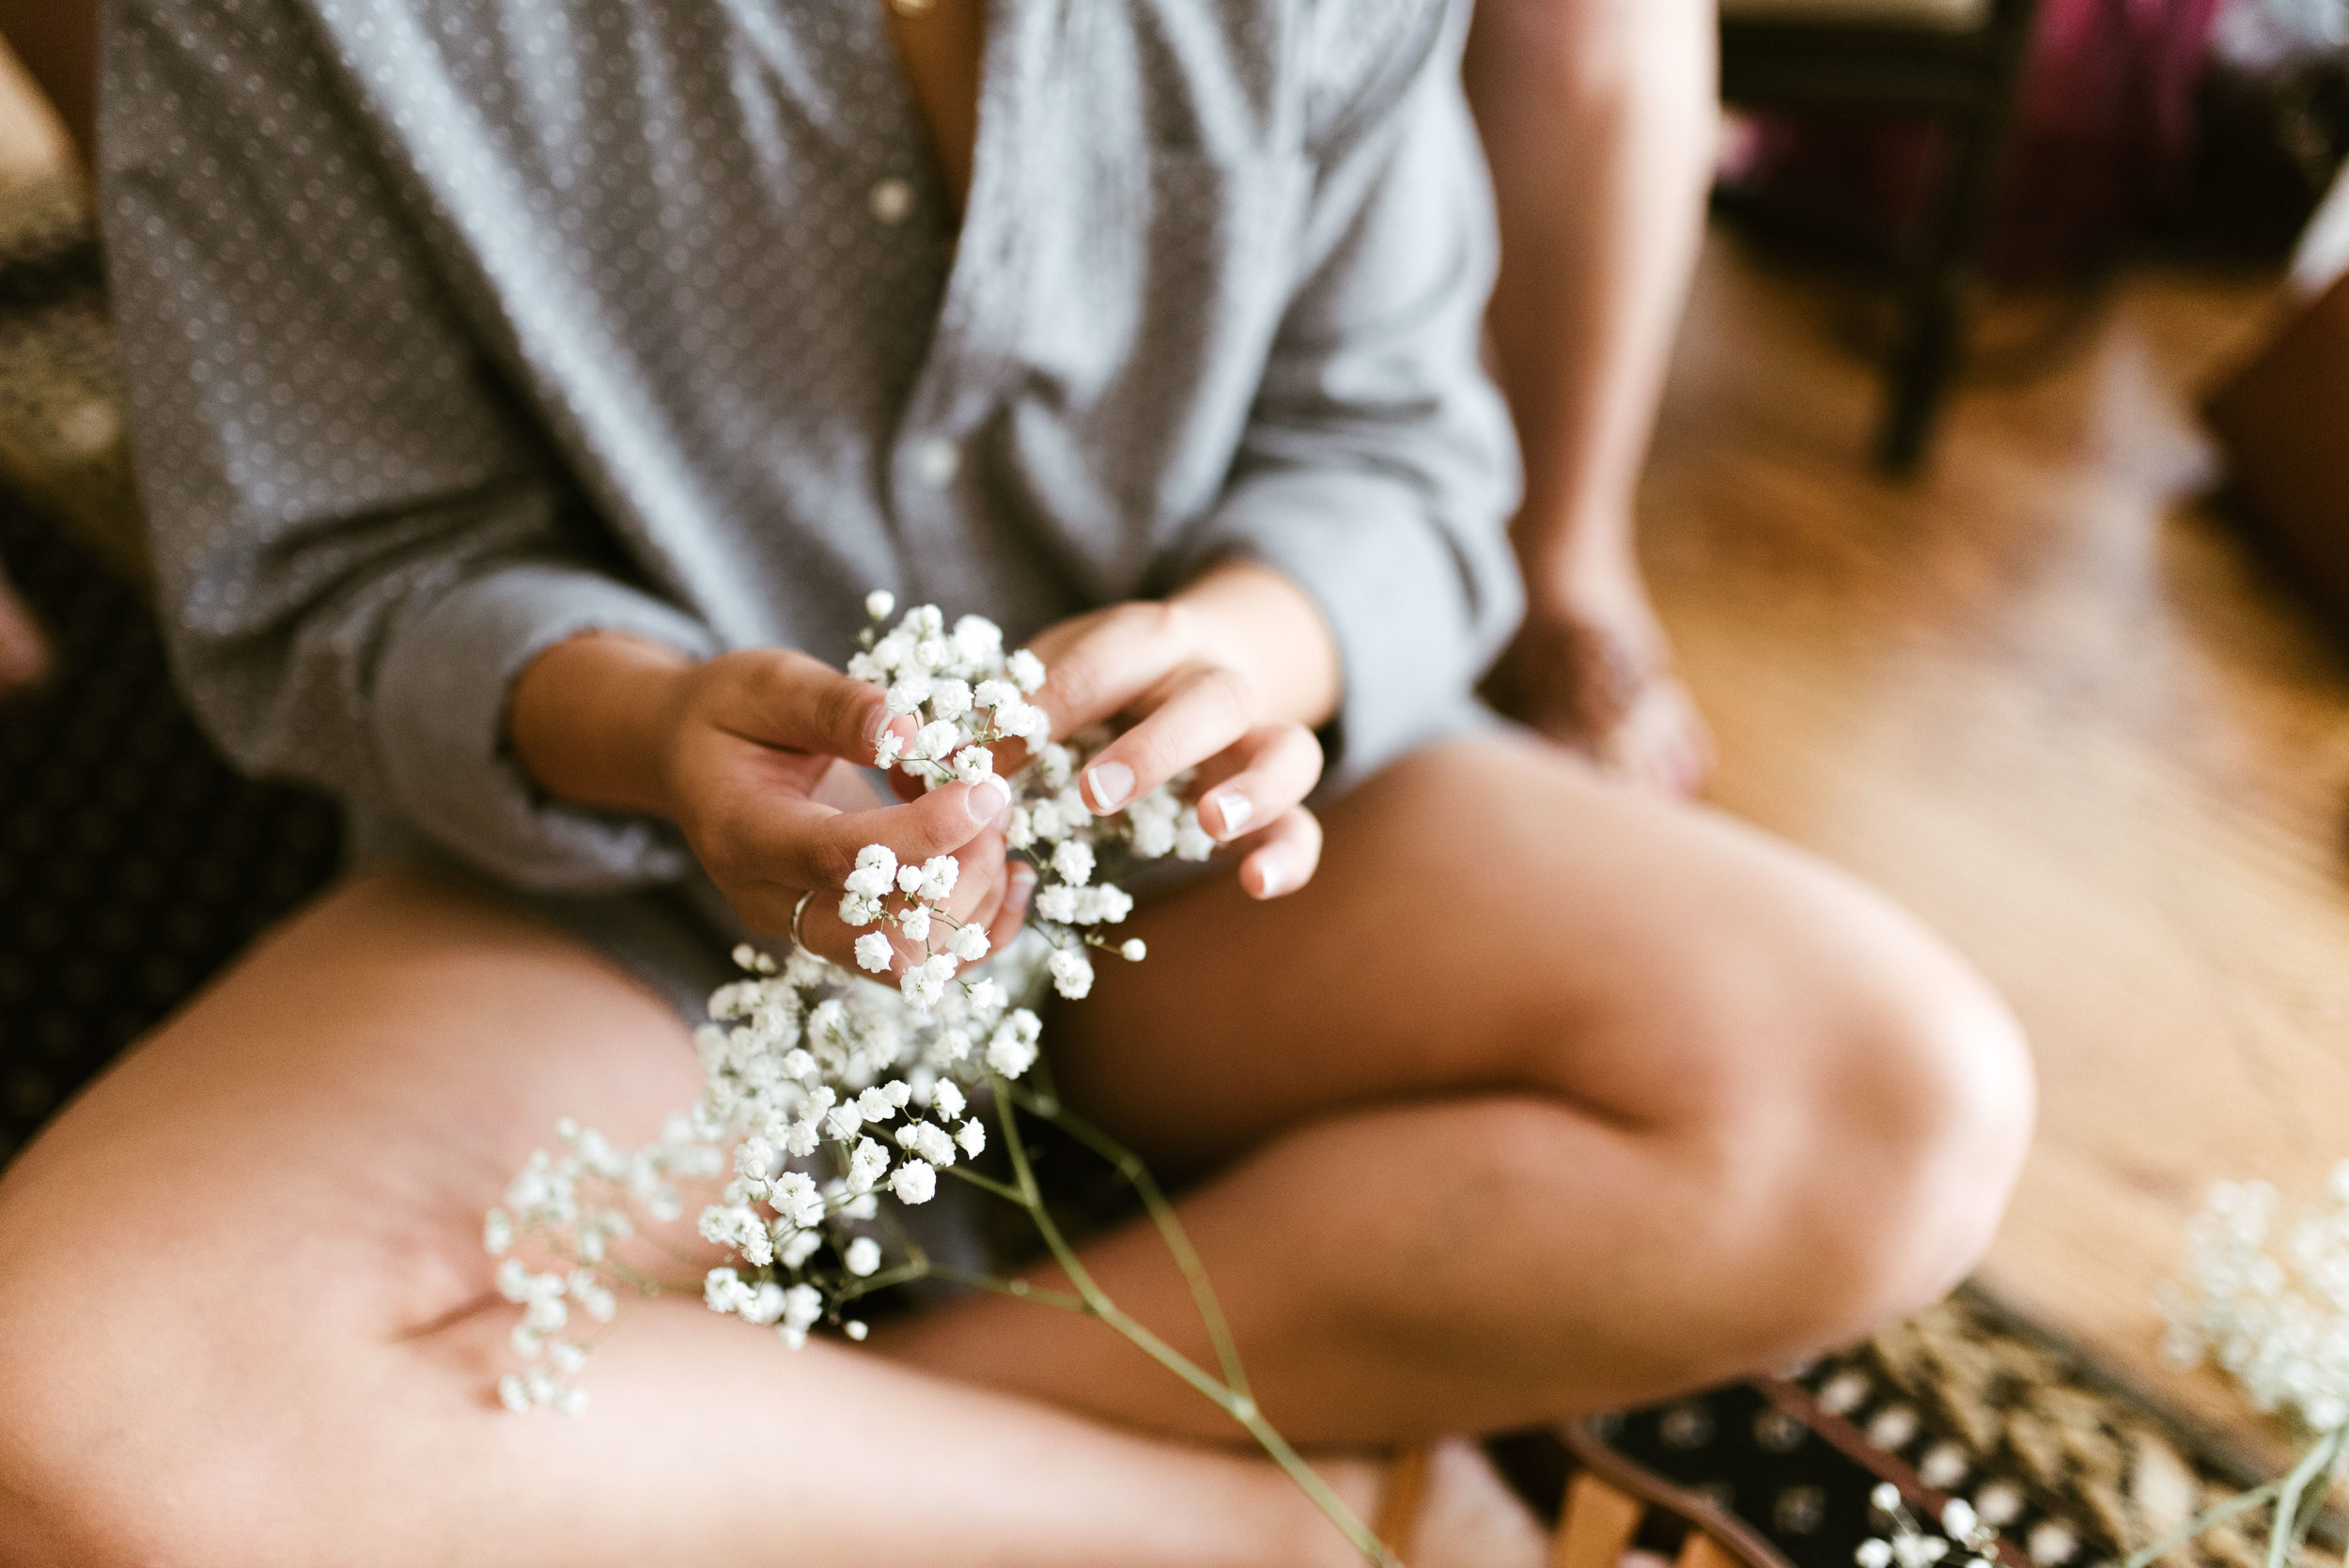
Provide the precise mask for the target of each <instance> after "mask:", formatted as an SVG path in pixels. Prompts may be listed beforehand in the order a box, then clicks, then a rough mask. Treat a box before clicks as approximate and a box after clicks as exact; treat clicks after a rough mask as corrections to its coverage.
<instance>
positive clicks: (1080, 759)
mask: <svg viewBox="0 0 2349 1568" xmlns="http://www.w3.org/2000/svg"><path fill="white" fill-rule="evenodd" d="M864 608H865V611H866V613H868V614H870V615H871V616H872V618H873V621H874V623H875V624H874V625H872V626H870V627H868V628H866V629H865V630H864V632H863V636H862V637H861V638H860V639H859V652H858V653H857V655H856V656H855V657H854V658H853V659H850V660H848V674H849V675H851V676H852V677H854V678H855V679H858V680H862V681H866V682H869V683H870V684H872V685H875V686H879V687H880V688H882V689H883V690H885V691H887V692H888V694H889V695H888V703H889V711H890V712H891V714H893V715H895V716H900V717H905V718H910V719H911V720H912V721H913V722H914V724H915V726H916V728H915V733H914V737H913V740H912V742H911V743H910V744H908V743H907V742H905V741H904V740H903V739H902V737H899V736H897V735H895V734H894V733H892V734H887V735H884V736H882V737H881V738H880V741H879V744H878V745H877V746H876V747H875V751H874V757H873V762H874V765H875V766H876V767H879V768H891V767H895V768H906V769H907V770H908V771H910V772H911V773H912V774H913V775H914V776H915V777H917V778H919V779H921V780H923V781H924V782H925V783H926V784H928V785H929V786H930V787H931V788H936V787H938V786H939V785H941V784H952V783H956V782H957V781H961V782H972V781H976V780H979V779H984V778H987V777H988V776H990V775H991V774H992V773H993V772H994V769H995V753H994V752H993V750H992V748H993V747H995V746H998V745H1000V744H1002V743H1003V741H1004V740H1006V739H1012V738H1017V739H1019V740H1022V741H1024V742H1026V743H1027V745H1028V747H1029V749H1030V753H1031V756H1032V760H1031V762H1030V764H1029V766H1028V767H1026V768H1023V769H1021V771H1020V773H1019V777H1018V778H1016V779H1013V780H1012V781H1010V782H1011V784H1012V808H1011V814H1010V815H1009V817H1008V819H1007V820H1006V821H1005V823H1004V826H1003V835H1004V840H1005V842H1006V843H1007V844H1009V845H1010V846H1011V848H1012V850H1013V851H1014V852H1015V853H1016V854H1018V855H1019V856H1020V857H1021V858H1022V859H1024V860H1026V861H1027V862H1029V863H1030V864H1031V865H1033V866H1034V868H1035V870H1036V875H1037V882H1036V889H1035V894H1034V906H1033V908H1034V916H1035V918H1036V920H1037V921H1038V922H1039V924H1042V925H1044V927H1045V928H1046V930H1047V932H1048V933H1049V934H1050V935H1052V936H1053V937H1054V938H1055V942H1054V947H1055V951H1054V952H1053V954H1052V955H1051V956H1050V959H1049V960H1048V961H1047V966H1048V970H1049V972H1050V975H1051V978H1052V985H1053V988H1054V989H1056V990H1057V991H1059V993H1060V994H1061V995H1062V996H1064V997H1066V998H1069V999H1070V1000H1072V1001H1074V1000H1077V999H1080V998H1081V997H1083V996H1085V995H1086V994H1087V993H1088V992H1090V991H1091V990H1092V989H1093V961H1092V959H1091V958H1090V957H1088V956H1087V955H1086V954H1085V952H1084V949H1085V948H1087V947H1100V948H1108V947H1110V946H1111V943H1110V942H1109V940H1108V939H1106V938H1104V937H1102V936H1100V935H1099V933H1098V932H1097V930H1096V929H1095V928H1096V927H1098V926H1103V925H1115V924H1118V923H1120V922H1121V921H1123V920H1124V919H1125V918H1126V917H1127V915H1128V914H1129V913H1131V912H1132V910H1133V907H1134V901H1133V899H1132V897H1131V896H1130V895H1129V894H1128V893H1126V891H1125V890H1124V889H1122V888H1120V887H1118V886H1117V885H1116V884H1115V883H1113V882H1107V881H1100V880H1097V872H1098V871H1099V870H1100V869H1101V868H1102V864H1103V862H1104V861H1105V860H1107V859H1108V858H1109V857H1110V856H1112V855H1116V856H1118V857H1120V858H1124V859H1130V860H1135V861H1155V860H1162V859H1164V858H1165V857H1166V856H1168V855H1170V854H1171V855H1174V856H1175V857H1176V858H1178V859H1181V860H1187V861H1204V860H1206V858H1207V857H1208V856H1210V855H1212V854H1213V853H1214V852H1215V841H1214V840H1213V839H1211V838H1209V837H1208V836H1207V833H1206V830H1205V829H1204V828H1202V827H1200V825H1199V813H1198V811H1197V809H1196V808H1195V807H1192V806H1190V805H1186V804H1185V803H1184V802H1183V800H1181V798H1180V796H1179V795H1178V794H1177V793H1176V792H1177V791H1178V790H1180V789H1181V788H1182V787H1183V785H1185V784H1188V783H1190V778H1189V776H1188V775H1184V776H1182V777H1179V778H1176V779H1174V780H1172V781H1170V782H1169V783H1168V784H1163V785H1160V786H1159V788H1157V789H1154V790H1152V791H1150V792H1149V793H1148V794H1147V795H1144V796H1143V797H1142V798H1141V799H1139V800H1133V801H1130V802H1128V804H1127V805H1126V806H1125V807H1124V808H1123V809H1121V810H1119V811H1116V812H1112V813H1111V814H1110V815H1107V816H1095V815H1093V813H1092V811H1091V810H1090V809H1089V808H1088V807H1087V806H1086V805H1085V803H1084V798H1083V795H1082V794H1081V791H1080V790H1079V787H1078V780H1079V779H1080V778H1081V776H1082V772H1083V768H1084V765H1085V763H1086V762H1087V761H1089V760H1090V759H1091V757H1092V756H1093V754H1094V753H1097V752H1098V751H1099V750H1100V748H1101V746H1102V745H1103V744H1104V743H1105V742H1106V741H1107V739H1108V738H1109V737H1108V736H1107V735H1106V734H1103V733H1088V734H1085V735H1082V736H1076V737H1070V738H1069V739H1068V740H1067V741H1066V742H1065V743H1054V742H1052V741H1051V740H1050V738H1049V732H1050V725H1049V722H1048V721H1047V720H1046V718H1045V715H1044V712H1043V710H1042V709H1041V708H1039V707H1037V706H1035V705H1034V703H1031V702H1029V701H1028V700H1027V699H1028V696H1029V694H1030V693H1032V692H1034V691H1036V690H1037V689H1038V688H1039V687H1041V686H1042V685H1043V684H1044V675H1045V670H1044V663H1043V660H1039V659H1038V658H1036V656H1035V655H1034V653H1032V652H1030V651H1029V650H1028V649H1026V648H1021V649H1019V651H1018V652H1016V653H1012V654H1009V655H1006V654H1005V653H1004V652H1003V631H1002V629H1000V628H998V627H997V626H996V625H995V623H994V622H992V621H990V620H988V619H986V618H985V617H984V616H979V615H965V616H963V617H962V618H961V619H959V620H957V622H955V624H954V627H953V629H951V630H950V629H948V628H947V626H946V617H945V615H944V614H943V613H941V611H940V610H939V608H938V607H937V606H936V605H934V604H924V605H917V606H915V607H914V608H913V609H911V610H909V611H907V612H906V613H905V615H904V616H903V618H901V619H900V620H899V621H898V622H897V624H896V625H895V626H894V627H890V628H887V629H884V628H883V626H882V624H881V623H883V622H885V621H886V620H887V619H888V617H889V615H890V613H891V612H892V611H894V609H895V608H896V601H895V599H894V598H892V597H891V596H890V595H889V594H887V593H882V592H876V593H874V594H873V595H871V596H870V597H869V598H866V599H865V601H864ZM864 853H865V855H867V856H871V857H874V860H873V862H872V864H871V866H870V867H868V866H867V864H866V862H864V861H863V860H860V861H859V862H858V868H857V869H858V875H857V876H856V877H851V878H850V879H849V882H848V896H847V897H845V898H844V899H842V901H841V905H840V918H841V919H842V920H843V921H846V922H847V923H848V924H850V925H853V926H862V925H869V924H874V923H875V922H877V921H880V920H883V919H887V918H894V919H896V920H897V921H898V922H899V932H900V934H901V935H903V936H905V937H906V938H907V939H909V940H914V941H919V940H922V936H921V933H922V932H923V931H926V930H927V929H928V926H929V922H931V921H932V920H934V919H936V918H937V913H938V911H937V910H936V909H935V908H932V909H930V910H929V911H927V912H924V911H922V910H921V909H920V908H919V906H918V905H917V906H916V907H915V908H911V909H908V910H906V911H904V912H903V913H902V914H900V915H899V916H896V917H890V916H887V915H886V913H885V911H884V909H883V908H882V899H883V897H884V896H885V894H886V893H887V892H888V891H889V885H890V877H894V878H895V883H896V886H897V888H898V890H899V891H900V892H902V893H906V894H907V895H908V896H909V897H912V896H915V895H916V893H917V891H918V895H919V897H920V898H921V899H922V900H923V901H925V902H926V903H928V904H930V905H932V906H935V905H936V904H937V903H939V902H940V901H941V900H942V899H943V898H944V896H945V893H946V892H951V891H952V889H953V876H952V873H953V863H952V862H944V863H945V865H946V868H947V869H946V875H945V892H933V891H932V885H931V882H930V880H929V877H930V874H931V872H932V871H933V869H934V868H935V867H937V866H939V865H940V864H941V862H938V861H932V862H930V863H929V865H928V866H925V867H924V868H922V871H921V872H920V873H919V874H916V873H914V872H913V871H912V868H910V867H898V866H896V865H895V862H894V859H892V860H891V861H890V862H889V864H890V868H891V869H890V871H889V873H888V875H886V876H884V875H882V874H881V872H880V870H879V866H880V860H879V857H882V856H886V855H888V851H887V850H886V849H881V848H879V846H875V847H874V848H871V849H867V850H866V851H865V852H864ZM908 916H910V918H911V919H912V920H913V921H914V922H915V927H914V929H912V930H907V929H906V928H905V925H904V924H903V922H904V920H905V919H906V918H907V917H908ZM969 929H970V928H969V927H967V926H966V927H962V928H959V929H957V931H956V932H955V935H954V939H955V940H959V941H964V942H966V944H967V945H968V939H966V938H965V937H964V935H963V933H964V932H965V931H967V930H969ZM1072 938H1073V940H1072ZM985 940H986V939H985V937H984V935H981V936H980V937H979V939H978V951H979V952H981V953H983V952H984V951H985V947H984V942H985ZM868 944H870V945H869V946H868ZM889 945H890V944H889V942H888V940H887V939H886V938H885V937H882V936H881V935H880V934H879V933H878V932H876V933H871V934H869V935H868V936H866V937H863V938H860V939H858V945H857V961H858V962H859V963H860V964H863V965H864V966H865V967H867V968H870V969H876V970H880V969H886V968H887V967H888V962H887V958H886V954H887V952H888V949H889ZM948 948H949V952H950V953H951V955H952V956H953V957H954V958H957V959H960V960H961V961H963V962H968V961H970V958H969V956H966V955H964V954H963V953H962V952H960V951H959V950H957V949H955V948H954V947H953V944H952V942H949V944H948ZM1115 951H1116V952H1118V953H1119V954H1120V955H1122V956H1124V957H1126V958H1128V959H1133V960H1136V961H1139V960H1140V959H1141V958H1142V957H1143V944H1142V943H1141V942H1140V941H1127V942H1123V943H1120V944H1117V946H1116V948H1115ZM868 953H869V954H870V955H871V959H870V961H868V959H867V956H866V955H867V954H868ZM922 970H932V971H934V975H935V978H934V979H926V980H923V981H921V982H920V983H919V984H920V986H921V987H922V988H923V990H924V991H925V992H926V993H927V992H932V991H935V990H936V989H938V988H939V987H941V986H943V985H944V983H945V981H946V980H947V979H949V978H951V977H952V976H953V974H954V964H953V963H951V962H942V961H941V959H940V958H938V957H936V956H932V957H930V958H928V959H926V961H925V962H924V963H923V964H922V965H918V966H916V967H915V970H914V971H913V972H909V973H908V974H907V975H906V976H905V977H904V980H903V981H902V982H901V985H902V986H905V987H906V994H907V996H908V998H909V999H911V998H913V997H914V995H915V990H914V986H915V985H916V974H917V973H919V972H921V971H922Z"/></svg>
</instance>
